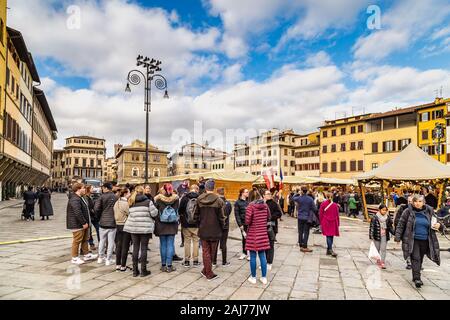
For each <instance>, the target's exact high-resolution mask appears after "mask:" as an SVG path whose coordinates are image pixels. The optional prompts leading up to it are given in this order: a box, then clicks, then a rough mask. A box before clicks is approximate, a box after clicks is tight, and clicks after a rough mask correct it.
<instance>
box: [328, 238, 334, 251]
mask: <svg viewBox="0 0 450 320" xmlns="http://www.w3.org/2000/svg"><path fill="white" fill-rule="evenodd" d="M333 238H334V237H332V236H327V249H328V250H330V251H331V250H333Z"/></svg>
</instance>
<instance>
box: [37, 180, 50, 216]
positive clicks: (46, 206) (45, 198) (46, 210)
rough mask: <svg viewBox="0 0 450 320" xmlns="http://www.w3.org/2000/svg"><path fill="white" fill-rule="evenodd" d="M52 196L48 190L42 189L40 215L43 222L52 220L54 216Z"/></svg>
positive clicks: (39, 195) (39, 197) (39, 196)
mask: <svg viewBox="0 0 450 320" xmlns="http://www.w3.org/2000/svg"><path fill="white" fill-rule="evenodd" d="M51 197H52V196H51V194H50V191H49V190H48V188H46V187H44V188H42V190H41V192H39V194H38V199H39V215H40V216H41V220H45V218H47V220H49V219H50V216H53V206H52V202H51Z"/></svg>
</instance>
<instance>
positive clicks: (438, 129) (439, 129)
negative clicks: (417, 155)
mask: <svg viewBox="0 0 450 320" xmlns="http://www.w3.org/2000/svg"><path fill="white" fill-rule="evenodd" d="M444 130H445V129H444V127H443V126H442V124H441V123H436V126H435V127H434V138H435V139H437V141H438V147H437V154H438V160H439V162H441V153H442V152H441V140H442V138H443V137H444Z"/></svg>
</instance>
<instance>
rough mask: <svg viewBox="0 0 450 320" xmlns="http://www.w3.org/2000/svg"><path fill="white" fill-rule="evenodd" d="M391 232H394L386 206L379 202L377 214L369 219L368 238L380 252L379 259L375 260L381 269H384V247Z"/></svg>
mask: <svg viewBox="0 0 450 320" xmlns="http://www.w3.org/2000/svg"><path fill="white" fill-rule="evenodd" d="M391 234H392V235H394V234H395V233H394V227H393V224H392V219H391V216H390V215H389V212H388V208H387V207H386V206H385V205H384V204H380V206H379V207H378V212H377V214H376V215H375V216H374V217H373V218H372V221H370V229H369V238H370V240H373V242H374V243H375V247H376V248H377V250H378V252H379V253H380V256H381V260H379V261H377V264H378V266H379V267H380V268H382V269H386V264H385V263H386V248H387V243H388V241H389V240H390V239H391Z"/></svg>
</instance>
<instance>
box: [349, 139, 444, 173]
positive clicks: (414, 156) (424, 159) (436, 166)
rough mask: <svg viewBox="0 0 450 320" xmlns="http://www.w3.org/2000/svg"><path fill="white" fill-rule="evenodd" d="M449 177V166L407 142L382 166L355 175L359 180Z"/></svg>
mask: <svg viewBox="0 0 450 320" xmlns="http://www.w3.org/2000/svg"><path fill="white" fill-rule="evenodd" d="M447 178H450V167H449V166H446V165H444V164H442V163H440V162H439V161H437V160H436V159H434V158H432V157H430V156H429V155H428V154H426V153H425V152H423V150H422V149H420V148H419V147H418V146H416V145H415V144H413V143H411V144H409V145H408V146H407V147H406V148H405V149H404V150H403V151H402V152H400V154H399V155H398V156H397V157H395V158H394V159H392V160H391V161H389V162H387V163H385V164H383V165H382V166H380V167H378V168H376V169H374V170H372V171H369V172H365V173H363V174H361V175H358V176H355V179H357V180H359V181H361V180H377V179H378V180H417V181H418V180H432V179H447Z"/></svg>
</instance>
